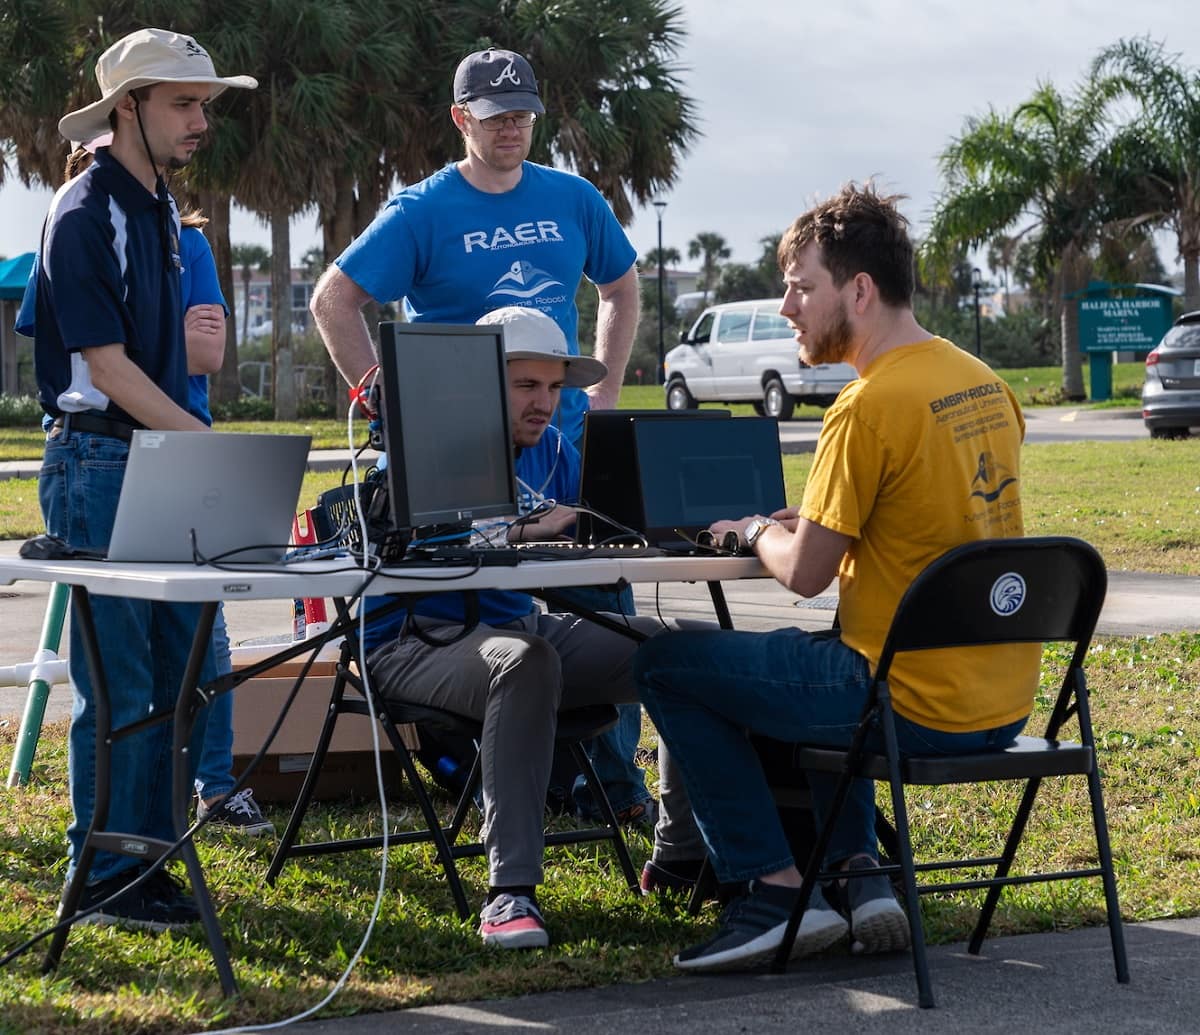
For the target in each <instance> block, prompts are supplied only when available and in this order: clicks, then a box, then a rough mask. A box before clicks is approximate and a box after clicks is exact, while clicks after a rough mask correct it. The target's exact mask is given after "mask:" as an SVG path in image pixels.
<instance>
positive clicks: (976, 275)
mask: <svg viewBox="0 0 1200 1035" xmlns="http://www.w3.org/2000/svg"><path fill="white" fill-rule="evenodd" d="M971 287H973V288H974V289H975V355H976V356H978V357H979V358H980V359H982V358H983V351H982V348H981V344H980V337H979V289H980V288H981V287H983V273H982V272H981V271H980V269H979V267H978V266H976V267H974V268H973V269H972V270H971Z"/></svg>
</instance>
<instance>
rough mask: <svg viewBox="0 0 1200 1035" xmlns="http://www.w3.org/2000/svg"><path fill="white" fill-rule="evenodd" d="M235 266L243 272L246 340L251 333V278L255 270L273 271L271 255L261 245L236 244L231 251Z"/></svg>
mask: <svg viewBox="0 0 1200 1035" xmlns="http://www.w3.org/2000/svg"><path fill="white" fill-rule="evenodd" d="M230 257H231V259H232V260H233V264H234V265H235V266H238V267H240V268H241V271H242V327H241V330H242V334H241V340H242V341H245V340H246V335H247V334H248V333H249V331H250V278H251V277H252V276H253V275H254V272H255V270H257V271H258V272H259V273H268V272H270V269H271V253H270V252H269V251H267V249H266V248H264V247H263V246H262V245H261V244H235V245H234V246H233V248H232V249H231V250H230Z"/></svg>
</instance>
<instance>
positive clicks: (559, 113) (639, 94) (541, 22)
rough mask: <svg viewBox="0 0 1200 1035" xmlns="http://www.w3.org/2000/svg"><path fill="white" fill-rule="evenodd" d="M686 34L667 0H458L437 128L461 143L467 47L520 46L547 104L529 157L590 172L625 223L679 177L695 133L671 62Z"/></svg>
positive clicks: (448, 22)
mask: <svg viewBox="0 0 1200 1035" xmlns="http://www.w3.org/2000/svg"><path fill="white" fill-rule="evenodd" d="M426 6H427V7H429V6H436V5H426ZM683 39H684V24H683V15H682V11H681V9H680V8H679V7H677V6H675V5H674V4H672V3H671V2H670V0H556V2H555V3H553V4H548V3H508V2H506V3H496V2H495V0H459V2H458V3H456V4H454V5H453V8H452V15H451V16H449V17H446V19H445V24H444V27H443V31H442V36H441V38H440V39H439V40H438V42H437V52H438V54H440V55H441V63H442V68H443V71H442V72H441V73H440V74H439V77H438V78H437V79H436V80H435V81H434V82H433V83H432V87H433V91H434V93H435V95H436V97H437V102H436V103H437V106H438V109H439V110H438V117H439V129H438V132H439V133H441V134H444V137H443V139H445V140H446V141H447V144H448V146H449V148H450V151H449V154H457V153H458V152H459V151H460V150H461V144H460V142H459V140H458V137H457V134H456V133H455V132H454V130H453V127H452V126H451V125H450V121H449V119H448V118H446V117H445V108H446V104H447V99H448V98H447V94H448V90H447V84H448V82H449V80H450V78H451V76H452V74H453V70H454V67H455V66H456V65H457V63H458V61H459V60H460V59H461V58H462V56H463V55H464V54H467V53H469V52H470V51H472V50H478V49H480V48H481V47H486V46H490V45H495V46H497V47H513V48H516V49H518V50H520V51H521V52H522V53H524V54H525V56H526V57H528V58H529V61H530V62H531V64H532V65H533V68H534V70H535V72H536V73H537V77H538V83H539V86H540V88H541V95H542V100H543V102H544V103H545V106H546V114H545V115H544V116H543V117H541V118H539V119H538V123H537V125H536V126H535V127H534V136H533V148H532V151H531V152H530V156H531V158H532V159H533V160H534V161H536V162H544V163H547V164H557V165H560V166H563V167H566V168H569V169H571V170H573V171H574V172H577V173H578V174H579V175H581V176H583V177H584V178H586V179H588V180H590V181H591V182H592V183H593V184H595V186H596V187H597V189H599V191H600V192H601V193H602V194H603V195H604V196H605V197H606V198H607V199H608V201H609V203H610V204H611V205H612V208H613V212H614V213H615V214H616V217H617V219H618V220H620V221H621V223H622V224H628V223H629V222H630V220H631V219H632V218H633V213H634V208H635V205H645V204H648V203H649V202H650V201H651V200H652V199H653V198H654V197H656V196H658V195H660V194H662V193H664V192H666V191H667V190H668V189H669V188H670V187H671V186H672V185H673V184H674V182H675V179H676V177H677V176H678V172H679V162H680V160H681V159H682V157H683V155H684V154H685V153H686V151H687V148H688V145H689V144H690V143H691V141H692V140H693V139H694V138H695V136H696V127H695V121H696V117H695V105H694V102H693V101H692V100H691V98H689V97H688V96H686V95H685V94H684V93H683V91H682V89H681V80H680V72H681V69H680V68H679V67H678V66H677V65H675V64H674V59H675V57H676V55H677V54H678V51H679V49H680V48H681V46H682V44H683Z"/></svg>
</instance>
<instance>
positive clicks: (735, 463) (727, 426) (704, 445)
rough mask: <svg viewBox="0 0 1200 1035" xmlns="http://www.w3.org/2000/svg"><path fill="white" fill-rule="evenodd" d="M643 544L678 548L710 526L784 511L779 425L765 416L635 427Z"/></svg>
mask: <svg viewBox="0 0 1200 1035" xmlns="http://www.w3.org/2000/svg"><path fill="white" fill-rule="evenodd" d="M633 431H634V438H635V441H636V445H637V468H638V471H637V479H638V486H639V490H640V493H641V498H642V512H643V517H644V528H643V529H642V531H644V532H645V534H646V538H647V539H649V540H650V542H652V543H658V544H665V543H669V542H671V541H676V542H678V541H679V535H678V534H677V533H676V531H675V529H680V530H681V531H683V532H685V533H686V534H687V535H690V536H694V535H695V534H696V533H697V532H699V531H700V530H701V529H703V528H707V527H708V526H709V525H710V524H712V523H713V522H714V521H720V520H722V519H736V518H742V517H746V516H747V515H748V514H771V513H773V512H774V511H776V510H779V509H781V508H782V507H784V506H785V505H786V498H785V491H784V485H783V458H782V456H781V453H780V449H779V425H778V423H777V422H776V421H775V420H774V419H773V418H770V417H738V418H736V419H733V420H723V421H688V422H675V421H639V420H635V421H634V422H633Z"/></svg>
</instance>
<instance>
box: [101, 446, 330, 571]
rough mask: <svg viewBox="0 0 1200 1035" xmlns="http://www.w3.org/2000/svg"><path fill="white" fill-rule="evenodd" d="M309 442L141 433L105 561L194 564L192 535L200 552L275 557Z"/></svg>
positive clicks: (236, 559)
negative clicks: (193, 534)
mask: <svg viewBox="0 0 1200 1035" xmlns="http://www.w3.org/2000/svg"><path fill="white" fill-rule="evenodd" d="M311 443H312V439H311V438H310V437H309V436H308V435H255V434H236V433H226V432H219V431H215V432H214V431H209V432H205V431H135V432H134V433H133V441H132V442H130V444H129V463H128V465H127V466H126V468H125V480H124V482H123V483H122V485H121V498H120V499H119V500H118V501H117V515H116V518H115V520H114V523H113V533H112V539H111V541H110V542H109V546H108V559H109V560H110V561H179V562H183V563H187V564H191V563H193V561H194V560H197V559H199V558H198V557H197V554H196V553H194V552H193V539H192V533H193V532H194V533H195V550H196V552H197V553H198V554H199V555H200V556H201V557H202V558H206V559H209V560H217V561H218V562H219V563H222V564H230V565H234V566H236V565H240V564H248V563H250V564H253V563H271V562H274V561H278V560H279V559H280V558H281V557H282V556H283V554H284V552H285V551H286V550H287V548H288V545H287V544H288V536H289V535H290V534H291V528H292V518H293V517H294V515H295V513H296V503H297V501H298V500H299V498H300V484H301V482H302V481H303V479H304V469H305V466H306V464H307V459H308V449H309V446H310V445H311ZM200 563H203V560H200Z"/></svg>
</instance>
